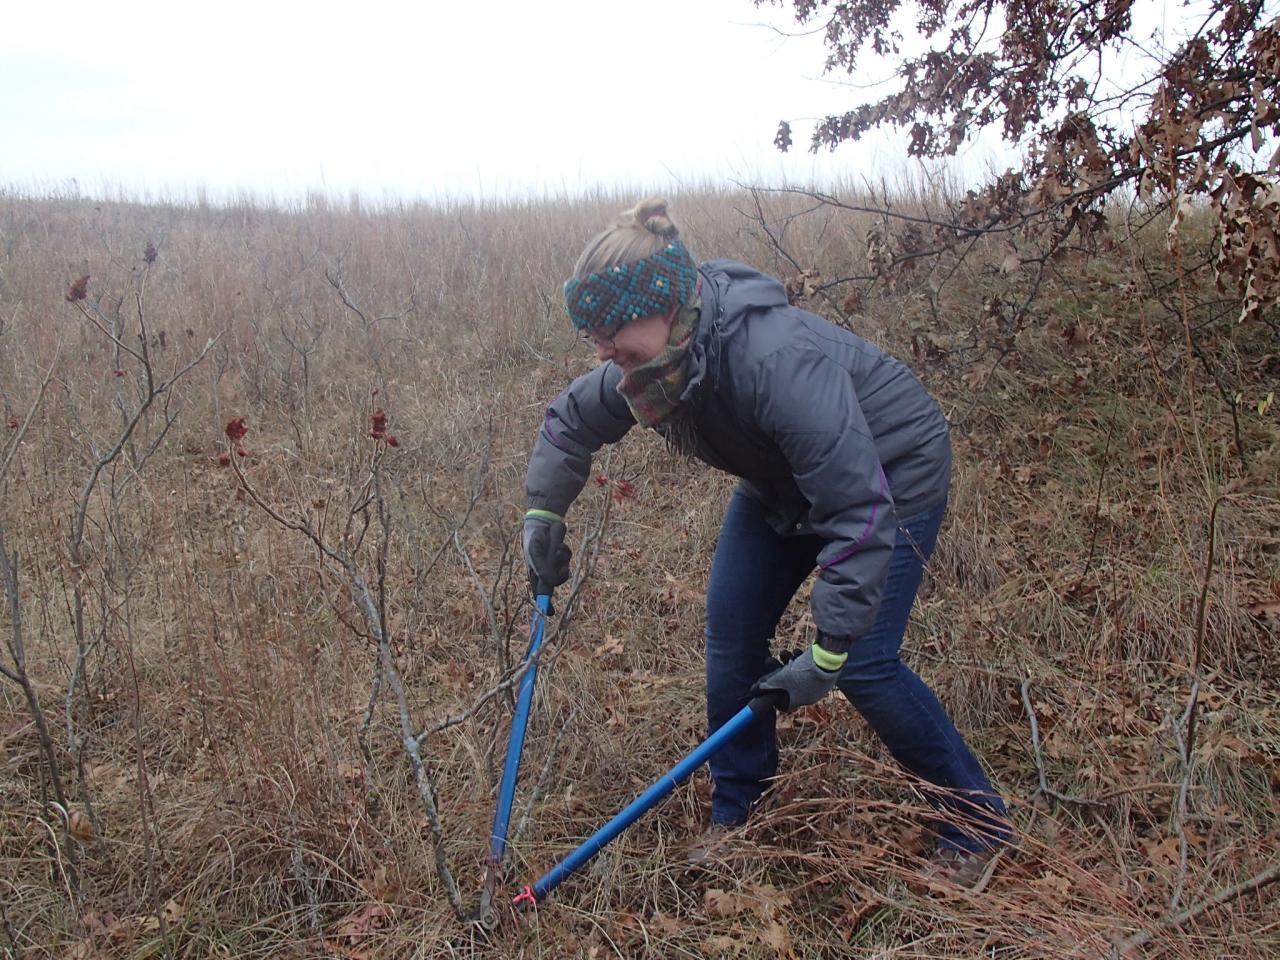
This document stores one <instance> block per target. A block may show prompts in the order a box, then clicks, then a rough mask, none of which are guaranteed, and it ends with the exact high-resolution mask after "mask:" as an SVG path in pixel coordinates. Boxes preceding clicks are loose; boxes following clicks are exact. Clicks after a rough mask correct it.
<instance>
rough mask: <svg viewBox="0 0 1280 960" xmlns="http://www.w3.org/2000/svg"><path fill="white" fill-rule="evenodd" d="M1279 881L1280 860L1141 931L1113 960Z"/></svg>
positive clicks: (1123, 944)
mask: <svg viewBox="0 0 1280 960" xmlns="http://www.w3.org/2000/svg"><path fill="white" fill-rule="evenodd" d="M1277 880H1280V860H1277V861H1276V862H1275V863H1273V864H1272V865H1271V866H1269V867H1267V869H1265V870H1263V871H1262V872H1261V873H1257V874H1254V875H1253V876H1252V877H1250V878H1249V879H1248V880H1244V881H1242V882H1240V883H1237V884H1236V885H1235V886H1234V887H1227V888H1226V889H1224V890H1219V891H1218V892H1217V893H1215V894H1214V895H1213V896H1211V897H1209V898H1208V899H1205V900H1201V901H1200V902H1199V903H1195V904H1192V905H1191V906H1189V907H1186V908H1184V909H1182V910H1179V911H1178V912H1177V913H1173V914H1169V915H1168V916H1166V917H1164V918H1162V919H1161V920H1158V921H1157V922H1156V923H1155V925H1154V926H1152V927H1150V928H1149V929H1147V930H1139V931H1138V932H1137V933H1135V934H1133V935H1132V936H1130V937H1127V938H1125V939H1124V940H1122V941H1121V942H1120V943H1118V944H1116V946H1115V949H1114V950H1113V951H1112V953H1111V956H1112V957H1113V958H1117V957H1122V956H1124V955H1125V954H1126V953H1128V952H1129V951H1130V950H1133V949H1135V948H1137V947H1141V946H1143V945H1144V944H1146V943H1148V942H1150V940H1151V938H1152V937H1154V936H1155V935H1156V934H1158V933H1161V932H1163V931H1165V930H1173V929H1175V928H1177V927H1180V926H1182V925H1183V924H1184V923H1186V922H1187V921H1188V920H1194V919H1195V918H1196V917H1198V916H1200V915H1201V914H1203V913H1205V912H1206V911H1208V910H1211V909H1213V908H1214V907H1219V906H1222V904H1224V903H1230V902H1231V901H1232V900H1235V899H1236V898H1238V897H1241V896H1243V895H1244V894H1246V893H1249V892H1250V891H1253V890H1261V889H1262V888H1263V887H1265V886H1267V885H1268V884H1271V883H1275V882H1276V881H1277Z"/></svg>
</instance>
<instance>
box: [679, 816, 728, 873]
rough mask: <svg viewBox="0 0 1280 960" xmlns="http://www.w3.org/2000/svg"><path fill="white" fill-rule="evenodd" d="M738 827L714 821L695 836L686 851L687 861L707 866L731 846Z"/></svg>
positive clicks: (694, 865)
mask: <svg viewBox="0 0 1280 960" xmlns="http://www.w3.org/2000/svg"><path fill="white" fill-rule="evenodd" d="M736 830H737V827H730V826H726V825H725V824H723V823H713V824H711V826H709V827H707V829H705V830H703V831H702V832H701V833H700V834H698V835H697V836H696V837H694V838H693V840H692V841H690V843H689V847H688V849H687V850H686V851H685V862H686V863H688V864H689V866H691V867H701V866H705V865H706V864H707V863H709V862H711V861H713V860H718V859H720V857H721V856H722V855H723V854H724V852H725V851H726V850H727V849H728V847H729V846H730V842H731V840H732V838H733V835H734V833H735V832H736Z"/></svg>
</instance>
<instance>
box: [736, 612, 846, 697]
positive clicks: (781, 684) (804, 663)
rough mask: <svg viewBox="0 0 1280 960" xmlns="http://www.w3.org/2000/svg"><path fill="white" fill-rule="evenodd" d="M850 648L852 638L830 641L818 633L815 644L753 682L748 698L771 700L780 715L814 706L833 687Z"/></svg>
mask: <svg viewBox="0 0 1280 960" xmlns="http://www.w3.org/2000/svg"><path fill="white" fill-rule="evenodd" d="M852 645H853V638H852V637H832V636H829V635H827V634H825V633H823V632H822V631H818V642H817V643H815V644H813V645H812V646H811V647H809V649H808V650H806V651H805V652H804V653H802V654H800V655H798V656H792V657H791V658H789V659H787V660H786V663H785V665H784V666H782V667H780V668H779V669H777V670H774V671H773V672H772V673H770V674H768V675H766V676H764V677H761V678H760V679H759V680H757V681H756V684H755V686H753V687H752V688H751V693H750V696H751V697H757V696H760V695H761V694H763V695H766V696H772V697H773V698H774V700H775V701H776V702H777V706H778V709H779V710H784V711H785V710H794V709H796V708H797V707H807V706H809V705H810V704H813V703H817V702H818V701H819V700H821V699H822V698H823V697H825V696H826V695H827V694H828V693H830V692H831V688H832V687H834V686H835V685H836V680H837V678H839V676H840V668H841V667H843V666H844V663H845V661H846V660H848V659H849V648H850V647H851V646H852Z"/></svg>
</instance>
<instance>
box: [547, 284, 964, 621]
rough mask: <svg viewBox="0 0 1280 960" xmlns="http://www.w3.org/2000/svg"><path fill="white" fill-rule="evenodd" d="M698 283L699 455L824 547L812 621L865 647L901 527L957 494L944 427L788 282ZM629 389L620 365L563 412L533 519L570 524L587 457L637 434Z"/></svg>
mask: <svg viewBox="0 0 1280 960" xmlns="http://www.w3.org/2000/svg"><path fill="white" fill-rule="evenodd" d="M699 272H700V273H701V275H702V285H701V295H702V317H701V320H700V321H699V324H698V330H697V333H696V334H695V336H694V342H693V346H692V348H691V350H690V360H689V362H690V364H691V367H692V370H691V378H690V381H689V385H688V387H687V389H686V390H685V393H684V394H683V395H682V397H681V405H682V408H683V409H685V410H687V411H689V413H690V415H691V417H692V421H693V424H694V426H695V430H696V438H697V446H696V450H695V456H697V457H698V459H700V460H703V461H705V462H706V463H709V464H711V465H712V466H714V467H718V468H720V469H722V470H725V471H728V472H729V473H731V474H734V475H735V476H738V477H741V478H742V482H741V484H740V486H739V489H740V490H741V491H742V492H743V493H745V494H746V495H748V496H750V497H753V498H755V499H756V500H758V501H760V502H761V503H763V504H764V505H765V507H766V510H767V514H766V515H767V517H768V520H769V523H770V525H771V526H772V527H773V528H774V529H775V530H776V531H778V532H779V533H782V534H784V535H794V534H816V535H817V536H819V537H821V538H822V539H824V540H826V541H827V542H826V545H825V546H824V547H823V548H822V549H821V551H820V552H819V554H818V565H819V567H820V568H821V574H820V576H819V578H818V580H817V582H816V583H815V584H814V587H813V594H812V599H811V604H812V610H813V619H814V622H815V623H816V624H817V626H818V629H820V630H822V631H823V632H824V633H827V634H831V635H833V636H839V637H855V638H856V637H859V636H861V635H863V634H864V633H866V632H867V631H868V630H869V629H870V628H871V625H872V623H873V622H874V620H875V616H876V611H877V609H878V608H879V605H880V597H881V594H882V593H883V590H884V583H885V579H886V576H887V574H888V569H889V556H890V554H891V553H892V550H893V543H894V539H895V535H896V531H897V524H898V518H899V517H901V518H904V519H905V518H909V517H911V516H914V515H915V514H918V513H921V512H923V511H925V510H927V509H929V508H931V507H933V506H936V505H937V504H939V503H941V502H943V501H944V500H945V499H946V496H947V488H948V485H949V483H950V476H951V444H950V440H949V438H948V428H947V421H946V418H945V417H944V416H943V415H942V411H941V410H940V409H939V408H938V405H937V404H936V403H935V402H934V400H933V399H932V398H931V397H930V396H929V394H928V393H927V392H926V391H925V389H924V387H922V386H921V385H920V382H919V381H918V380H916V378H915V376H913V375H912V373H911V371H910V370H908V369H907V367H906V366H904V365H903V364H902V363H900V362H899V361H897V360H895V359H894V358H893V357H890V356H888V355H887V354H886V353H884V352H883V351H882V350H880V349H879V348H878V347H876V346H874V345H872V344H870V343H868V342H867V341H866V340H863V339H862V338H861V337H859V336H856V335H855V334H852V333H850V332H848V331H847V330H844V329H842V328H840V327H837V326H835V325H834V324H832V323H829V322H828V321H826V320H824V319H822V318H821V317H819V316H816V315H815V314H812V313H809V312H808V311H806V310H801V309H799V308H798V307H793V306H790V305H789V304H788V303H787V297H786V292H785V290H784V288H783V286H782V284H781V283H779V282H778V281H777V280H775V279H773V278H771V277H767V276H765V275H763V274H761V273H758V272H757V271H755V270H753V269H751V268H750V267H747V266H744V265H743V264H740V263H735V262H733V261H730V260H714V261H711V262H709V263H705V264H703V265H702V266H701V267H700V268H699ZM621 379H622V370H621V369H620V368H619V367H617V366H616V365H615V364H614V363H613V362H612V361H608V362H605V363H603V364H601V365H600V366H598V367H596V368H595V369H594V370H592V371H591V372H590V373H587V374H584V375H583V376H581V377H579V378H578V379H576V380H574V381H573V383H571V384H570V385H569V387H568V388H567V389H566V390H565V391H564V392H563V393H561V394H560V396H558V397H556V399H555V400H553V401H552V402H551V405H550V406H549V407H548V408H547V414H546V420H545V422H544V423H543V426H542V429H541V431H540V432H539V435H538V440H537V443H536V444H535V446H534V450H533V455H532V457H531V458H530V461H529V472H528V476H527V479H526V482H525V489H526V492H527V494H528V503H529V507H530V508H531V509H533V508H536V509H542V510H550V511H552V512H554V513H557V514H560V515H561V516H564V515H565V513H566V512H567V511H568V509H569V506H570V504H572V503H573V501H574V499H575V498H576V497H577V495H578V494H579V492H581V490H582V488H583V486H584V485H585V484H586V481H587V477H588V476H589V474H590V471H591V455H592V454H593V453H594V452H595V451H596V450H598V449H600V447H601V446H602V445H604V444H606V443H613V442H615V441H616V440H619V439H620V438H621V437H622V436H623V435H624V434H625V433H626V432H627V430H628V429H629V428H630V427H631V426H632V425H633V424H634V423H635V420H634V419H633V418H632V416H631V412H630V410H629V409H628V407H627V405H626V402H625V401H624V400H623V398H622V397H621V396H620V395H619V394H618V392H617V385H618V382H619V380H621ZM658 432H659V433H662V432H663V427H661V426H660V427H659V428H658Z"/></svg>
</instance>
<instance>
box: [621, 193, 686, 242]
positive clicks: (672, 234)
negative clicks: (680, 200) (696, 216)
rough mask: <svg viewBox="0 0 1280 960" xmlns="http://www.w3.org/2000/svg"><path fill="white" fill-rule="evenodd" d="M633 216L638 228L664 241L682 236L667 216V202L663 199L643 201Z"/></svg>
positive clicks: (636, 207)
mask: <svg viewBox="0 0 1280 960" xmlns="http://www.w3.org/2000/svg"><path fill="white" fill-rule="evenodd" d="M631 215H632V216H633V217H634V218H635V224H636V226H638V227H643V228H644V229H645V230H648V231H649V232H650V233H652V234H654V235H656V236H659V237H661V238H662V239H663V240H674V239H675V238H676V237H678V236H679V235H680V231H679V230H677V229H676V225H675V224H674V223H672V222H671V218H670V217H668V216H667V201H666V200H663V199H662V198H661V197H650V198H649V199H648V200H641V201H640V202H639V203H638V204H636V206H635V209H634V210H632V211H631Z"/></svg>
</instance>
